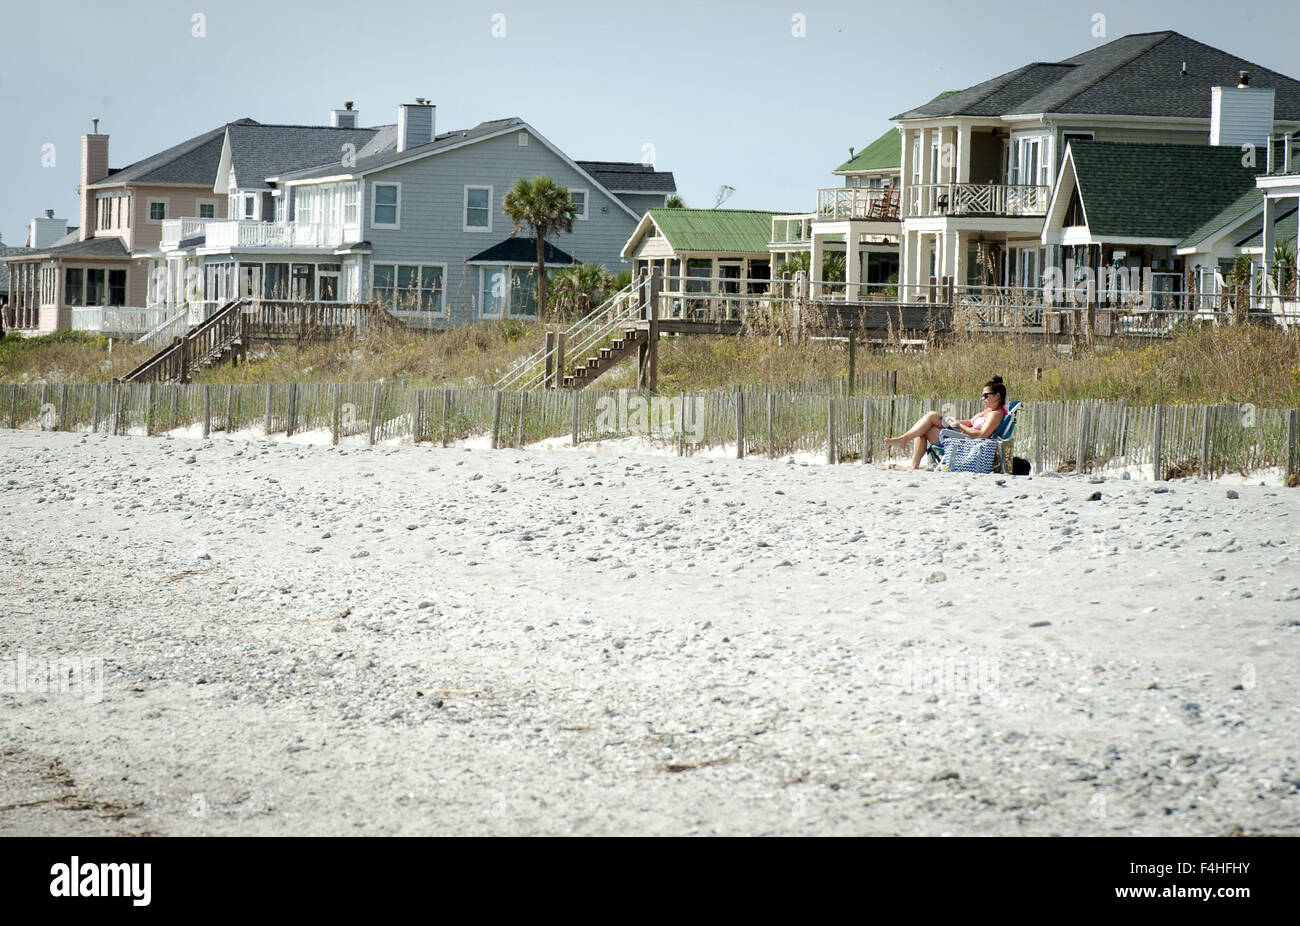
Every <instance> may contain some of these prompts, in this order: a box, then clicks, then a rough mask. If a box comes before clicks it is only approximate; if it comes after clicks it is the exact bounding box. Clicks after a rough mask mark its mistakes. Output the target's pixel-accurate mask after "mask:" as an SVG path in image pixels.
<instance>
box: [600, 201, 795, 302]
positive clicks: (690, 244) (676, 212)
mask: <svg viewBox="0 0 1300 926" xmlns="http://www.w3.org/2000/svg"><path fill="white" fill-rule="evenodd" d="M777 214H778V213H774V212H764V211H762V210H757V209H651V210H649V211H648V212H646V214H645V215H644V216H642V217H641V221H640V222H639V223H637V226H636V229H635V230H634V231H633V232H632V236H631V237H630V238H628V239H627V243H626V244H625V245H623V252H622V257H623V259H624V260H629V259H630V260H632V261H633V273H634V274H639V273H640V272H641V271H643V270H644V271H650V270H652V269H654V268H656V267H658V268H659V269H661V270H662V271H663V274H664V278H665V282H664V290H665V291H666V292H688V293H709V292H722V293H728V294H733V295H734V294H744V293H749V292H765V291H766V289H767V282H766V281H767V280H769V279H770V278H771V276H772V263H771V257H770V256H769V252H768V242H769V239H770V235H771V231H772V217H773V216H775V215H777ZM692 277H696V278H699V280H698V281H692V280H691V278H692Z"/></svg>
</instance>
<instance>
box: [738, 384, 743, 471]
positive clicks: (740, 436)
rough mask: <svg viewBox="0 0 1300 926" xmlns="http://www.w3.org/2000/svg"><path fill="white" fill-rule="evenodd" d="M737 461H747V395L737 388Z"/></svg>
mask: <svg viewBox="0 0 1300 926" xmlns="http://www.w3.org/2000/svg"><path fill="white" fill-rule="evenodd" d="M736 459H737V460H743V459H745V394H744V393H743V392H741V391H740V387H739V386H737V387H736Z"/></svg>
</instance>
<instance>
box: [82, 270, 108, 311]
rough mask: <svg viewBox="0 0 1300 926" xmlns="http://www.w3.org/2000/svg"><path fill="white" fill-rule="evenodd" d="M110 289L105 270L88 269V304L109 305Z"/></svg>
mask: <svg viewBox="0 0 1300 926" xmlns="http://www.w3.org/2000/svg"><path fill="white" fill-rule="evenodd" d="M107 299H108V289H107V287H106V286H105V280H104V271H103V270H95V269H91V270H87V271H86V305H107V304H108V302H107Z"/></svg>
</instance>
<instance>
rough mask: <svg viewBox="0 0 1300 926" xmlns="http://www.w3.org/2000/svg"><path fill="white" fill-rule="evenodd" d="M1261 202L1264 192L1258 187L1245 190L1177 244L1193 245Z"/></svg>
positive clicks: (1225, 226) (1252, 210) (1256, 206)
mask: <svg viewBox="0 0 1300 926" xmlns="http://www.w3.org/2000/svg"><path fill="white" fill-rule="evenodd" d="M1263 202H1264V194H1263V193H1262V192H1260V190H1259V189H1258V188H1254V189H1249V190H1247V191H1246V192H1245V193H1242V194H1241V195H1240V196H1238V197H1237V198H1236V199H1234V200H1233V201H1232V202H1230V203H1228V205H1226V206H1224V207H1223V208H1222V209H1221V210H1219V211H1218V212H1217V213H1215V214H1214V216H1212V217H1211V218H1209V219H1207V220H1206V221H1205V222H1203V223H1202V224H1201V225H1200V226H1199V227H1198V228H1197V229H1196V230H1195V231H1194V232H1192V233H1191V234H1190V235H1188V236H1187V237H1186V238H1184V239H1183V241H1182V243H1181V244H1179V245H1178V246H1179V247H1180V248H1191V247H1195V246H1196V245H1198V244H1200V243H1201V242H1202V241H1204V240H1205V239H1206V238H1208V237H1210V235H1213V234H1214V233H1215V232H1217V231H1219V230H1220V229H1223V228H1227V227H1228V226H1229V225H1232V224H1233V223H1235V222H1239V221H1241V220H1242V219H1243V218H1245V217H1246V216H1247V215H1249V214H1250V213H1252V212H1254V211H1255V210H1256V209H1258V208H1259V207H1260V205H1261V204H1262V203H1263Z"/></svg>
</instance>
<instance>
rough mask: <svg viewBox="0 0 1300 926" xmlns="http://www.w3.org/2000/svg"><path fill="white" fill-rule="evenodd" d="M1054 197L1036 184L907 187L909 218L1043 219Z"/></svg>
mask: <svg viewBox="0 0 1300 926" xmlns="http://www.w3.org/2000/svg"><path fill="white" fill-rule="evenodd" d="M1051 196H1052V188H1051V187H1048V186H1040V185H1038V184H1032V183H920V184H916V185H914V186H910V187H908V188H907V215H908V216H942V215H1002V216H1013V217H1014V216H1041V215H1046V214H1047V204H1048V202H1049V200H1050V199H1051Z"/></svg>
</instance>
